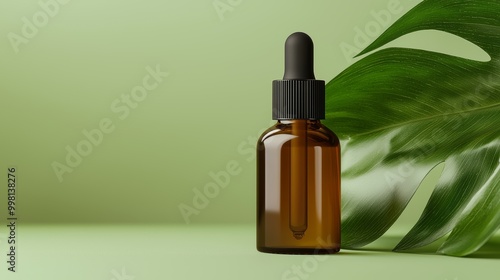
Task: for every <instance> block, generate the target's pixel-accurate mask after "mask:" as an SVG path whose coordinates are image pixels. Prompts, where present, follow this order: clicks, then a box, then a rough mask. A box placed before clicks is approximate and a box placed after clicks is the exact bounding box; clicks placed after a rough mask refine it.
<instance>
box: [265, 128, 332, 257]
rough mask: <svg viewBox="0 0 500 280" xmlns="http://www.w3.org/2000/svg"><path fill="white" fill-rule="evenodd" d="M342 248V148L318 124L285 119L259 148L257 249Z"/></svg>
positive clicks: (310, 251) (302, 250)
mask: <svg viewBox="0 0 500 280" xmlns="http://www.w3.org/2000/svg"><path fill="white" fill-rule="evenodd" d="M339 249H340V143H339V139H338V138H337V136H336V135H335V134H334V133H333V132H332V131H331V130H329V129H328V128H327V127H326V126H324V125H323V124H321V122H320V121H319V120H286V121H285V120H281V121H278V122H277V123H276V124H275V125H274V126H273V127H271V128H269V129H268V130H267V131H265V132H264V133H263V134H262V136H261V137H260V139H259V141H258V143H257V250H259V251H261V252H267V253H288V254H331V253H336V252H338V251H339Z"/></svg>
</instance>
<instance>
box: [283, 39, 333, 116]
mask: <svg viewBox="0 0 500 280" xmlns="http://www.w3.org/2000/svg"><path fill="white" fill-rule="evenodd" d="M324 118H325V81H322V80H316V79H315V77H314V45H313V41H312V39H311V38H310V37H309V36H308V35H307V34H305V33H302V32H296V33H293V34H292V35H290V36H289V37H288V38H287V39H286V42H285V74H284V75H283V80H275V81H273V119H275V120H287V119H288V120H290V119H316V120H317V119H324Z"/></svg>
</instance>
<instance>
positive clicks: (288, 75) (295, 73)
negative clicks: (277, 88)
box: [283, 32, 315, 80]
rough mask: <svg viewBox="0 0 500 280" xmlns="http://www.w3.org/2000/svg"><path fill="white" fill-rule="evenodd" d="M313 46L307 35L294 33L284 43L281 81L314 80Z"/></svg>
mask: <svg viewBox="0 0 500 280" xmlns="http://www.w3.org/2000/svg"><path fill="white" fill-rule="evenodd" d="M314 79H315V77H314V44H313V41H312V39H311V37H309V36H308V35H307V34H305V33H302V32H296V33H293V34H292V35H290V36H288V38H287V39H286V42H285V74H284V75H283V80H314Z"/></svg>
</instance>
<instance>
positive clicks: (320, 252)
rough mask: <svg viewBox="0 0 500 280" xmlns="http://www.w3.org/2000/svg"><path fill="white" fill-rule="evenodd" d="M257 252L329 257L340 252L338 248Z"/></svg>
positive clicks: (279, 249) (278, 249)
mask: <svg viewBox="0 0 500 280" xmlns="http://www.w3.org/2000/svg"><path fill="white" fill-rule="evenodd" d="M257 250H258V251H259V252H262V253H271V254H287V255H330V254H335V253H338V252H339V251H340V248H339V247H332V248H275V247H259V246H257Z"/></svg>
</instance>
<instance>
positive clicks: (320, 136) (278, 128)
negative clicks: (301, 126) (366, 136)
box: [258, 122, 340, 145]
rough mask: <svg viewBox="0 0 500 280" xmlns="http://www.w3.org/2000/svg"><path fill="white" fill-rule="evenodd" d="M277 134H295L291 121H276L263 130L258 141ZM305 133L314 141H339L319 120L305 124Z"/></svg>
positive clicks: (332, 142) (336, 143)
mask: <svg viewBox="0 0 500 280" xmlns="http://www.w3.org/2000/svg"><path fill="white" fill-rule="evenodd" d="M279 135H294V136H295V137H299V136H297V135H295V133H294V129H293V124H292V123H280V122H278V123H276V124H275V125H273V126H271V127H270V128H268V129H267V130H265V131H264V132H263V133H262V135H261V136H260V138H259V141H258V142H259V143H262V142H264V141H266V140H267V139H270V138H274V137H282V136H279ZM306 135H307V138H308V139H311V140H314V141H316V142H325V143H331V144H334V145H338V144H339V143H340V141H339V138H338V137H337V135H336V134H335V133H334V132H333V131H332V130H330V129H329V128H328V127H326V126H325V125H323V124H322V123H320V122H315V123H310V124H308V125H307V130H306Z"/></svg>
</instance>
